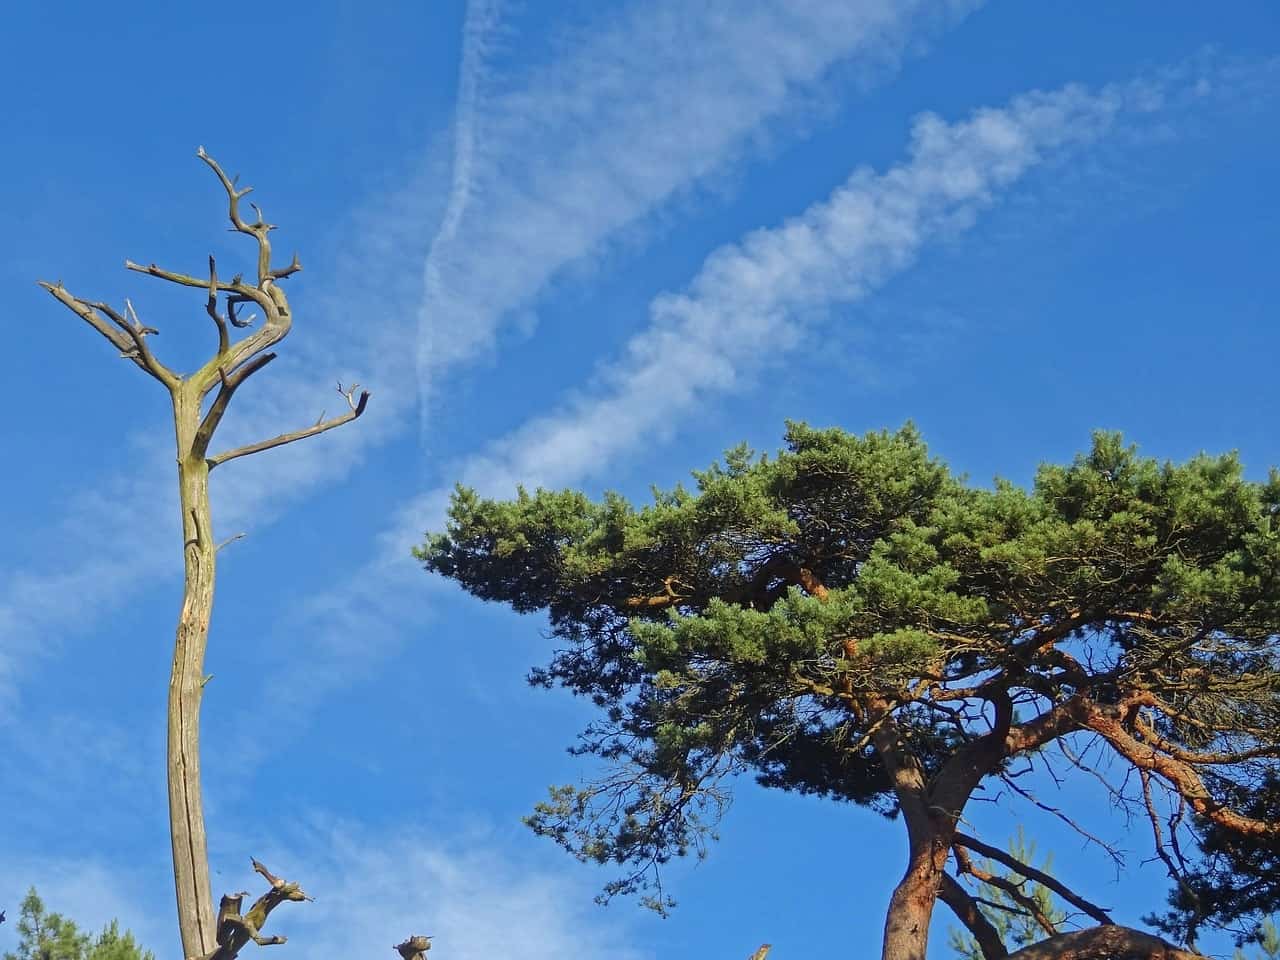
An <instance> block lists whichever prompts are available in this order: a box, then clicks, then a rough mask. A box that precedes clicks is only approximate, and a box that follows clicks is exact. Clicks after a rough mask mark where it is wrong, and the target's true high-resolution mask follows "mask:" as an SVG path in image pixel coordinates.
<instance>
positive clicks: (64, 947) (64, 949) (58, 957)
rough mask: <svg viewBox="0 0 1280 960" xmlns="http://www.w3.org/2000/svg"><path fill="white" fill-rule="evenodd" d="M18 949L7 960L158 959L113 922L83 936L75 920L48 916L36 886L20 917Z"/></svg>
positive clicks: (25, 899) (54, 914) (29, 891)
mask: <svg viewBox="0 0 1280 960" xmlns="http://www.w3.org/2000/svg"><path fill="white" fill-rule="evenodd" d="M17 930H18V949H17V951H16V952H12V953H6V954H5V955H4V960H155V955H154V954H153V953H152V952H151V951H150V950H143V949H142V948H141V947H140V946H139V945H138V943H137V941H136V940H134V937H133V934H132V933H131V932H130V931H128V930H126V931H125V932H124V933H123V934H122V933H121V932H120V924H119V922H118V921H116V920H112V921H111V922H110V923H109V924H107V926H106V927H104V928H103V930H102V933H100V934H99V935H98V936H97V937H93V936H90V935H89V934H87V933H81V932H80V930H79V928H78V927H77V926H76V923H75V921H73V920H70V919H68V918H66V917H64V916H62V915H61V914H58V913H46V912H45V906H44V901H43V900H41V899H40V895H39V894H37V893H36V888H35V887H32V888H31V889H30V890H28V891H27V895H26V896H25V897H24V898H23V900H22V906H21V907H20V908H19V914H18V924H17Z"/></svg>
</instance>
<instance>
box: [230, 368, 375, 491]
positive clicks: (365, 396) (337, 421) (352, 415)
mask: <svg viewBox="0 0 1280 960" xmlns="http://www.w3.org/2000/svg"><path fill="white" fill-rule="evenodd" d="M358 387H359V384H354V385H353V386H352V387H351V388H350V389H349V390H344V389H343V388H342V384H338V392H339V393H341V394H342V395H343V396H344V397H345V398H346V400H347V405H348V406H349V407H350V408H351V409H350V410H348V411H347V412H346V413H344V414H342V415H341V416H337V417H334V418H333V419H331V420H323V421H321V422H320V423H317V424H315V425H314V426H310V427H307V428H306V429H305V430H295V431H294V432H293V433H282V434H280V435H279V436H278V437H272V438H271V439H270V440H260V441H259V442H258V443H250V444H247V445H246V446H243V447H236V448H235V449H234V450H228V451H226V452H225V453H220V454H218V455H217V456H214V457H209V458H208V459H207V461H206V462H207V463H208V464H209V469H210V470H212V469H213V468H214V467H216V466H218V465H219V464H221V463H226V462H227V461H228V460H235V459H236V458H237V457H245V456H248V455H249V454H251V453H261V452H262V451H263V450H270V449H272V448H273V447H282V446H284V445H285V444H286V443H293V442H294V441H295V440H305V439H306V438H307V437H314V436H316V435H317V434H320V433H324V432H325V431H326V430H332V429H333V428H334V427H340V426H342V425H343V424H344V423H350V422H351V421H352V420H355V419H356V418H357V417H359V416H360V415H361V414H363V413H364V410H365V407H366V406H367V405H368V403H369V391H368V390H361V391H360V397H359V399H356V398H355V396H354V394H355V392H356V389H357V388H358ZM219 396H221V393H219ZM214 402H215V403H217V400H216V399H215V401H214ZM210 413H212V409H210Z"/></svg>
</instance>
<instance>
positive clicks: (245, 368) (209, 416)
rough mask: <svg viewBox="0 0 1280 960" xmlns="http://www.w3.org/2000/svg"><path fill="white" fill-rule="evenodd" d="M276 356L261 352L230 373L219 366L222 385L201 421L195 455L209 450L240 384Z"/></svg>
mask: <svg viewBox="0 0 1280 960" xmlns="http://www.w3.org/2000/svg"><path fill="white" fill-rule="evenodd" d="M275 358H276V355H275V354H274V353H260V354H258V355H257V356H256V357H254V358H253V359H251V360H249V361H247V362H246V363H244V364H242V365H241V366H239V367H237V368H236V369H235V370H233V371H232V372H231V373H230V374H228V373H227V372H226V370H224V369H223V368H222V367H219V368H218V379H219V380H220V381H221V383H222V386H221V387H220V388H219V390H218V395H217V396H216V397H214V398H213V403H212V404H210V406H209V412H208V413H206V414H205V415H204V419H203V420H201V421H200V427H199V428H198V429H197V430H196V435H195V440H194V441H193V443H192V444H191V452H192V454H193V455H194V456H197V457H202V456H204V454H205V452H206V451H208V449H209V442H210V441H211V440H212V439H213V434H214V431H215V430H217V429H218V424H219V423H221V422H222V417H223V415H224V414H225V413H226V412H227V405H228V404H230V403H231V397H232V396H233V395H234V394H235V392H236V389H237V388H238V387H239V386H240V384H242V383H244V382H245V381H246V380H247V379H249V377H250V376H252V375H253V374H254V373H256V372H257V371H258V370H261V369H262V368H263V367H265V366H266V365H267V364H268V363H270V362H271V361H272V360H274V359H275Z"/></svg>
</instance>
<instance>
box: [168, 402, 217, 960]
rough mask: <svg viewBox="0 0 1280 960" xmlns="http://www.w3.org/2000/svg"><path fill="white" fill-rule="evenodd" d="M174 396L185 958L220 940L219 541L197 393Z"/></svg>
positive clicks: (174, 781)
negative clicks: (214, 643)
mask: <svg viewBox="0 0 1280 960" xmlns="http://www.w3.org/2000/svg"><path fill="white" fill-rule="evenodd" d="M193 399H194V403H193V402H192V400H193ZM173 402H174V403H173V405H174V421H175V427H176V434H177V445H178V489H179V502H180V503H181V508H182V541H183V563H184V572H185V577H184V587H183V595H182V612H181V614H180V615H179V617H178V630H177V638H176V641H175V643H174V648H173V671H172V673H171V675H170V678H169V737H168V780H169V829H170V835H171V838H172V842H173V879H174V887H175V890H176V893H177V899H178V927H179V931H180V933H181V935H182V951H183V955H184V956H185V957H201V956H204V955H205V954H208V953H209V952H210V951H212V950H213V949H214V948H215V947H216V945H217V944H216V943H215V935H216V933H217V931H216V928H215V926H214V911H213V896H212V893H211V892H210V882H209V853H208V845H207V840H206V835H205V824H204V803H203V799H202V794H201V790H200V701H201V697H202V696H203V693H204V682H205V678H204V672H203V671H204V656H205V649H206V647H207V644H208V638H209V621H210V618H211V617H212V614H213V587H214V577H215V572H216V562H217V546H216V544H214V542H213V539H212V520H211V512H210V506H209V466H208V464H207V463H206V462H205V459H204V457H203V456H202V455H196V454H194V453H193V449H192V445H193V441H194V437H195V433H196V429H197V427H198V426H199V422H200V408H199V397H195V398H192V397H191V396H189V394H188V392H187V391H185V390H182V389H181V388H179V389H178V390H175V391H174V394H173Z"/></svg>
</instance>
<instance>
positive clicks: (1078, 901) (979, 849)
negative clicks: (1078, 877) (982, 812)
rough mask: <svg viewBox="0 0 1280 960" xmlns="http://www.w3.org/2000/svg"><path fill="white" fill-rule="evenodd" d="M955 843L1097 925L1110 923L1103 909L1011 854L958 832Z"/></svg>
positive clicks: (1109, 918)
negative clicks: (1050, 894) (1033, 884)
mask: <svg viewBox="0 0 1280 960" xmlns="http://www.w3.org/2000/svg"><path fill="white" fill-rule="evenodd" d="M955 842H956V843H957V844H958V845H960V846H962V847H968V848H969V849H970V850H972V851H973V852H974V853H980V854H982V855H983V856H984V857H987V858H989V859H991V860H994V861H996V862H997V863H1001V864H1003V865H1004V866H1006V867H1008V868H1009V869H1011V870H1014V871H1016V872H1018V873H1020V874H1022V875H1023V876H1024V877H1026V878H1027V879H1028V880H1033V881H1035V882H1036V883H1038V884H1040V885H1041V886H1043V887H1047V888H1048V889H1049V890H1052V891H1053V892H1054V893H1056V894H1057V895H1058V896H1060V897H1061V898H1062V899H1063V900H1065V901H1066V902H1067V903H1069V904H1071V905H1072V906H1073V907H1075V908H1076V909H1078V910H1081V911H1083V912H1084V913H1086V914H1088V915H1089V916H1090V917H1092V918H1093V919H1094V920H1096V921H1098V923H1101V924H1107V923H1111V917H1109V916H1108V915H1107V911H1106V908H1105V907H1099V906H1098V905H1097V904H1094V903H1090V902H1089V901H1088V900H1086V899H1085V898H1084V897H1082V896H1080V895H1079V894H1078V893H1075V892H1074V891H1073V890H1071V889H1070V888H1069V887H1067V886H1065V885H1064V884H1063V883H1062V882H1061V881H1060V880H1058V879H1057V878H1056V877H1053V876H1051V875H1050V874H1047V873H1045V872H1044V871H1043V870H1037V869H1036V868H1035V867H1033V866H1031V865H1030V864H1028V863H1024V862H1023V861H1021V860H1019V859H1018V858H1017V857H1015V856H1013V855H1012V854H1010V853H1007V852H1006V851H1004V850H1001V849H1000V848H999V847H993V846H991V845H990V844H989V843H983V842H982V841H981V840H979V839H977V838H976V837H971V836H969V835H968V834H964V833H960V832H957V833H956V835H955Z"/></svg>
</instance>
